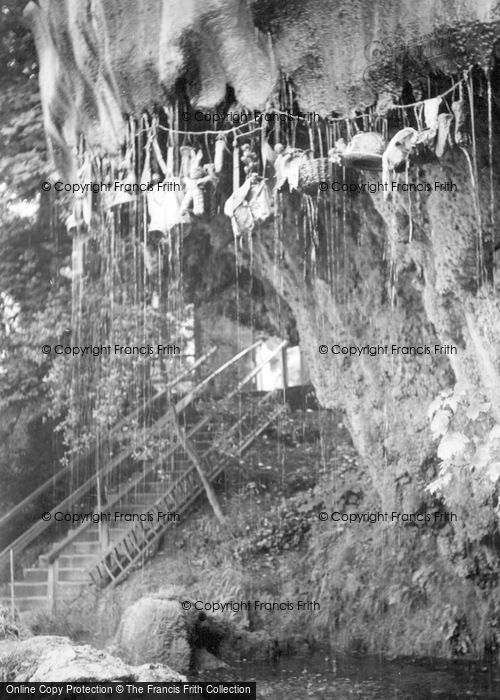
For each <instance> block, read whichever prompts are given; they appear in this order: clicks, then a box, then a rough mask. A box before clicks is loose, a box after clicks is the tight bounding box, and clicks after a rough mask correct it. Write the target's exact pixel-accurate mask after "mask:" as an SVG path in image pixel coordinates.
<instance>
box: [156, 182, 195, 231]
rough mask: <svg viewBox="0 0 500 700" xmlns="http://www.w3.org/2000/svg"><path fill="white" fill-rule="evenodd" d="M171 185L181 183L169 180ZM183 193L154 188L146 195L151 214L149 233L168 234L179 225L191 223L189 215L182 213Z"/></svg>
mask: <svg viewBox="0 0 500 700" xmlns="http://www.w3.org/2000/svg"><path fill="white" fill-rule="evenodd" d="M168 182H169V183H177V184H178V183H180V181H179V179H178V178H169V179H168ZM182 197H183V195H182V192H180V191H174V190H166V191H163V190H161V189H160V190H159V191H158V189H157V188H153V190H152V191H151V192H148V193H147V195H146V198H147V203H148V212H149V218H150V222H149V226H148V230H149V231H161V232H162V233H167V232H168V231H170V229H171V228H173V227H174V226H176V225H177V224H185V223H189V221H190V219H189V214H183V213H182V212H181V200H182Z"/></svg>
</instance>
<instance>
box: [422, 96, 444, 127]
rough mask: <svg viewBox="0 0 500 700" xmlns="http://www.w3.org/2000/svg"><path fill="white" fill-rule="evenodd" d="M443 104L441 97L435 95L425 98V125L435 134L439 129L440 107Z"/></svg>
mask: <svg viewBox="0 0 500 700" xmlns="http://www.w3.org/2000/svg"><path fill="white" fill-rule="evenodd" d="M440 106H441V97H433V98H431V99H430V100H425V102H424V118H425V126H426V127H427V128H428V129H431V131H433V132H434V134H436V133H437V129H438V113H439V107H440Z"/></svg>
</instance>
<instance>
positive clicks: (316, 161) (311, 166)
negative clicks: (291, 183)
mask: <svg viewBox="0 0 500 700" xmlns="http://www.w3.org/2000/svg"><path fill="white" fill-rule="evenodd" d="M298 160H299V178H298V184H297V189H299V188H301V189H305V188H307V187H312V186H314V187H317V185H318V183H320V182H323V181H324V180H328V179H329V175H330V163H329V161H328V158H314V157H313V153H312V152H311V151H306V152H305V153H304V154H302V156H300V158H299V159H298Z"/></svg>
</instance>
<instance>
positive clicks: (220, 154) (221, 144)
mask: <svg viewBox="0 0 500 700" xmlns="http://www.w3.org/2000/svg"><path fill="white" fill-rule="evenodd" d="M225 150H226V137H225V135H224V134H219V135H218V136H217V138H216V139H215V154H214V168H215V172H216V173H221V172H222V169H223V167H224V151H225Z"/></svg>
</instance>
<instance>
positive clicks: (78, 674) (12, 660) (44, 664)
mask: <svg viewBox="0 0 500 700" xmlns="http://www.w3.org/2000/svg"><path fill="white" fill-rule="evenodd" d="M126 680H129V681H183V680H186V679H185V677H184V676H181V675H180V674H178V673H176V672H175V671H172V669H170V668H168V666H165V665H160V664H155V663H151V661H149V662H148V663H146V664H144V665H142V666H129V665H127V664H125V663H124V662H123V661H121V660H120V659H117V658H116V657H114V656H111V655H110V654H108V653H107V652H105V651H98V650H96V649H93V648H92V647H90V646H87V645H85V646H78V645H76V644H73V643H72V642H71V641H70V640H69V639H67V638H66V637H48V636H40V637H31V638H30V639H26V640H24V641H20V642H11V641H9V642H7V641H4V642H0V681H2V682H6V681H14V682H24V681H32V682H36V681H49V682H54V683H55V682H78V681H80V682H88V681H126Z"/></svg>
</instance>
